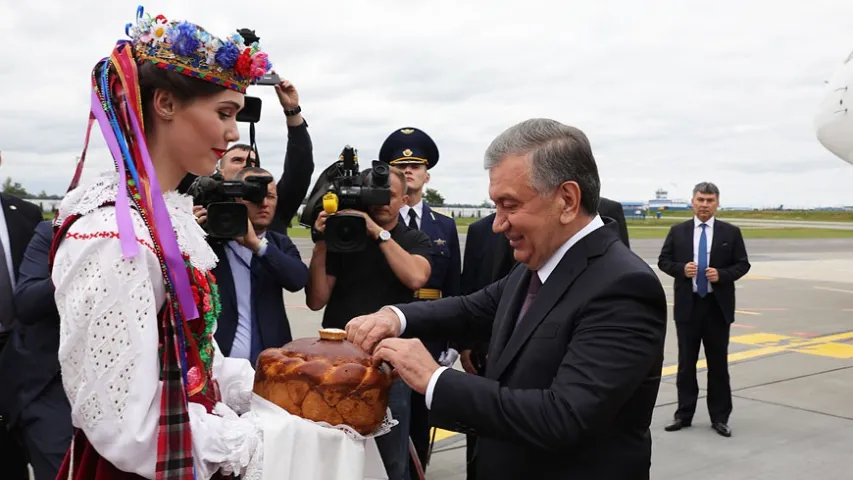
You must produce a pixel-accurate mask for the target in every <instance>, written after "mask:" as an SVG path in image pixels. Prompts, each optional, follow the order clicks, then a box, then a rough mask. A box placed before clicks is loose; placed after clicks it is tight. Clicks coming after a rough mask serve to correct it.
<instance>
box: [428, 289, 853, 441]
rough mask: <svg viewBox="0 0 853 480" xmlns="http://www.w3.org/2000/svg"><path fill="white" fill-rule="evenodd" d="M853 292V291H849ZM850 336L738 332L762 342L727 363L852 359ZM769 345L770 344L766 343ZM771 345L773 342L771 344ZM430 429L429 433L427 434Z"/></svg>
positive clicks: (742, 339)
mask: <svg viewBox="0 0 853 480" xmlns="http://www.w3.org/2000/svg"><path fill="white" fill-rule="evenodd" d="M851 293H853V292H851ZM852 339H853V331H851V332H845V333H836V334H833V335H826V336H823V337H816V338H803V339H800V338H797V337H791V336H787V335H778V334H775V333H750V334H746V335H738V336H736V337H732V338H730V339H729V341H730V342H734V343H741V344H746V345H765V346H762V347H759V348H753V349H751V350H745V351H743V352H734V353H730V354H729V355H728V363H730V364H731V363H735V362H739V361H743V360H749V359H752V358H760V357H766V356H768V355H773V354H776V353H782V352H787V351H793V352H798V353H807V354H811V355H820V356H825V357H833V358H853V345H849V344H846V343H836V342H840V341H845V340H852ZM768 344H770V345H768ZM774 344H775V345H774ZM703 368H708V363H707V361H706V360H705V359H701V360H699V361H698V362H696V369H697V370H701V369H703ZM677 373H678V365H677V364H676V365H667V366H665V367H663V369H661V377H671V376H673V375H675V374H677ZM432 430H433V431H435V430H437V431H436V432H435V441H439V440H444V439H446V438H450V437H453V436H455V435H461V434H460V433H458V432H452V431H449V430H442V429H435V428H433V429H432ZM431 434H432V432H430V435H431Z"/></svg>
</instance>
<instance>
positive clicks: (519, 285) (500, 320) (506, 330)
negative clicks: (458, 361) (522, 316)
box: [486, 268, 531, 379]
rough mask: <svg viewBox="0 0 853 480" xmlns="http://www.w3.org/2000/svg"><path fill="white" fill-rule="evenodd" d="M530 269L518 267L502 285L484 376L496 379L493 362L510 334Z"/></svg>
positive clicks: (499, 354)
mask: <svg viewBox="0 0 853 480" xmlns="http://www.w3.org/2000/svg"><path fill="white" fill-rule="evenodd" d="M530 274H531V273H530V270H528V269H526V268H518V269H517V270H515V272H513V273H512V274H511V276H510V278H509V279H507V283H506V285H505V286H504V295H503V296H502V300H501V302H500V304H499V305H498V311H497V312H495V323H494V327H493V328H492V339H491V342H490V345H489V350H488V351H489V356H488V360H487V361H486V376H487V377H488V378H494V379H497V378H498V377H497V375H494V376H493V375H492V374H491V373H492V372H493V371H494V370H495V364H496V363H497V360H498V359H499V358H500V356H501V352H502V351H503V349H504V347H505V346H506V343H507V340H509V338H510V335H512V331H513V328H514V326H515V318H516V316H517V315H518V311H519V310H520V309H521V304H522V302H524V298H525V296H526V294H527V290H526V286H527V282H528V281H529V279H530Z"/></svg>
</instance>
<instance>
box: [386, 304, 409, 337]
mask: <svg viewBox="0 0 853 480" xmlns="http://www.w3.org/2000/svg"><path fill="white" fill-rule="evenodd" d="M388 308H390V309H391V311H392V312H394V313H395V314H396V315H397V318H399V319H400V335H402V334H403V332H405V331H406V315H404V314H403V311H402V310H400V309H399V308H397V307H395V306H393V305H388Z"/></svg>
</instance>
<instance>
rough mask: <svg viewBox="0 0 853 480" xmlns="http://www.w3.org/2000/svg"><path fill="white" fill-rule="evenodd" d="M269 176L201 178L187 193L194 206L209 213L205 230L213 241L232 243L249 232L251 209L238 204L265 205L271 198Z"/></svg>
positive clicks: (196, 180)
mask: <svg viewBox="0 0 853 480" xmlns="http://www.w3.org/2000/svg"><path fill="white" fill-rule="evenodd" d="M271 181H272V177H271V176H268V175H247V176H246V177H245V178H244V179H243V180H225V179H224V178H223V177H222V174H221V173H219V172H216V173H215V174H213V175H211V176H209V177H198V178H196V179H195V181H194V182H193V183H192V185H191V186H190V188H189V191H188V192H187V193H188V194H189V195H191V196H192V197H193V204H195V205H201V206H203V207H204V208H205V209H206V210H207V221H206V222H205V223H204V225H203V227H204V229H205V230H206V231H207V233H208V235H210V237H211V238H219V239H232V238H235V237H241V236H243V235H245V234H246V233H247V232H248V223H249V209H248V208H246V205H244V204H242V203H240V202H237V201H236V200H235V199H236V198H242V199H244V200H248V201H250V202H252V203H255V204H261V203H263V201H264V198H266V196H267V188H268V187H267V185H268V184H269V183H270V182H271Z"/></svg>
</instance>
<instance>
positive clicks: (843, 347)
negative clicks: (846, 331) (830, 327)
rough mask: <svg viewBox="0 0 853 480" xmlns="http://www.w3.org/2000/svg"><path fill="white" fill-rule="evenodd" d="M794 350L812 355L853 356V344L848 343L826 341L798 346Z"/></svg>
mask: <svg viewBox="0 0 853 480" xmlns="http://www.w3.org/2000/svg"><path fill="white" fill-rule="evenodd" d="M793 351H795V352H799V353H808V354H810V355H820V356H821V357H832V358H853V345H850V344H847V343H834V342H830V343H824V344H822V345H812V346H810V347H805V348H797V349H794V350H793Z"/></svg>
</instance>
